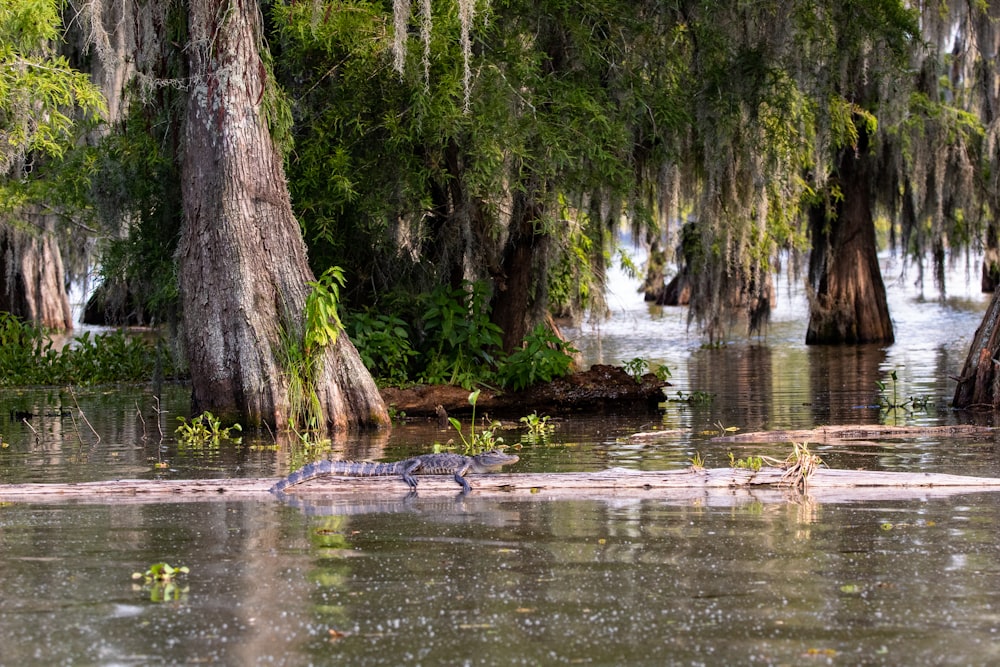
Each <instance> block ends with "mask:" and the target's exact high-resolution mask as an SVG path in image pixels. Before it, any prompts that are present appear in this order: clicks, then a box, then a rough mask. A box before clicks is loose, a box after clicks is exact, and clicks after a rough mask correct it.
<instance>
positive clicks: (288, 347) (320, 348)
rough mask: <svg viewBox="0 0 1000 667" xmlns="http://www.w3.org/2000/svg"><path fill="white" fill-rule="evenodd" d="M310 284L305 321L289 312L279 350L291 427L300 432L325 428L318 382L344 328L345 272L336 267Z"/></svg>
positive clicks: (303, 314)
mask: <svg viewBox="0 0 1000 667" xmlns="http://www.w3.org/2000/svg"><path fill="white" fill-rule="evenodd" d="M308 285H309V286H310V287H312V291H310V293H309V295H308V296H307V297H306V303H305V306H304V308H303V311H302V324H301V325H299V324H297V323H296V322H295V321H294V319H293V317H292V316H291V314H286V317H285V322H284V323H283V325H282V327H281V330H280V332H279V333H280V340H281V344H280V346H279V348H278V350H277V353H278V357H279V360H280V363H281V366H282V368H283V369H284V371H285V375H286V377H287V380H288V403H289V408H288V428H289V429H290V430H291V431H293V432H296V433H299V434H300V435H303V434H311V433H316V432H318V431H321V430H322V429H323V428H324V427H325V417H324V415H323V406H322V405H321V403H320V400H319V394H318V393H317V390H316V383H317V382H318V380H319V375H320V372H321V370H322V363H323V355H324V354H325V350H326V348H327V347H329V346H330V345H333V344H335V343H336V342H337V337H338V336H339V335H340V332H341V331H342V330H343V324H341V321H340V315H339V314H338V307H339V305H340V303H339V302H340V288H342V287H343V286H344V272H343V270H342V269H341V268H340V267H337V266H332V267H330V268H328V269H327V270H326V271H324V272H323V274H322V275H321V276H320V277H319V278H318V279H317V280H315V281H310V282H309V283H308Z"/></svg>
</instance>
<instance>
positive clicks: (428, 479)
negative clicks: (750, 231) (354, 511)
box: [0, 467, 1000, 503]
mask: <svg viewBox="0 0 1000 667" xmlns="http://www.w3.org/2000/svg"><path fill="white" fill-rule="evenodd" d="M787 472H788V471H787V470H785V469H784V468H778V467H764V468H762V469H761V470H760V471H756V472H755V471H753V470H749V469H743V468H713V469H695V468H686V469H682V470H666V471H638V470H628V469H624V468H611V469H608V470H602V471H599V472H579V473H497V474H488V475H469V477H468V479H469V482H470V483H471V484H472V487H473V491H472V494H471V496H472V497H475V496H486V497H497V496H500V497H504V498H512V497H516V498H525V499H526V498H536V499H576V498H586V497H621V498H639V499H654V500H655V499H669V498H675V497H677V496H678V492H681V493H680V495H681V496H684V497H688V496H691V495H692V492H694V495H703V494H705V493H721V494H729V493H732V492H734V491H739V490H744V491H745V490H753V491H756V490H773V491H780V492H784V493H786V494H792V495H793V496H801V495H802V494H803V493H806V494H808V496H809V497H810V498H811V499H814V500H822V498H823V496H824V495H825V494H827V493H828V492H830V491H833V492H834V494H833V496H832V497H835V498H837V500H838V501H844V500H850V499H852V498H853V499H855V500H857V499H877V498H881V499H890V498H898V497H901V496H900V494H898V493H896V492H897V491H900V490H904V489H906V490H910V491H911V492H913V493H909V494H904V496H903V497H917V496H923V495H924V494H926V493H927V492H928V491H930V490H932V489H934V490H942V489H943V490H947V492H949V493H962V492H972V491H1000V478H994V477H971V476H965V475H946V474H936V473H905V472H882V471H868V470H832V469H827V468H820V469H818V470H816V471H815V472H814V473H813V474H812V475H811V476H810V477H809V478H808V482H807V484H806V487H805V489H796V488H791V487H790V486H789V484H788V481H787V478H786V473H787ZM277 481H278V480H277V479H274V478H264V479H198V480H174V481H167V480H115V481H107V482H83V483H74V484H7V485H0V502H86V503H111V502H114V503H120V502H180V501H211V500H224V501H228V500H266V499H274V496H272V495H271V494H270V493H269V491H268V489H270V488H271V486H272V485H273V484H274V483H275V482H277ZM419 483H420V486H419V488H418V493H419V494H421V495H427V496H455V495H456V494H457V493H458V486H457V485H456V484H455V480H453V479H452V478H451V477H450V476H447V475H427V476H421V477H420V478H419ZM873 491H874V493H873ZM408 492H409V489H408V487H407V486H406V484H405V483H404V482H403V481H402V480H401V479H400V478H399V477H397V476H390V477H342V476H330V477H321V478H317V479H314V480H310V481H308V482H304V483H302V484H300V485H297V486H293V487H290V488H288V489H287V490H286V495H288V496H290V497H293V496H294V497H299V498H311V497H319V496H323V497H338V498H352V497H362V498H386V499H393V498H398V497H402V496H406V495H407V494H408ZM595 492H599V493H597V494H596V495H595Z"/></svg>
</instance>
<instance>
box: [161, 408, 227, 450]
mask: <svg viewBox="0 0 1000 667" xmlns="http://www.w3.org/2000/svg"><path fill="white" fill-rule="evenodd" d="M177 421H179V422H180V423H181V425H180V426H178V427H177V429H176V430H175V431H174V432H175V433H176V434H177V438H178V440H179V441H181V442H182V443H185V444H189V445H216V446H217V445H218V444H219V441H220V440H231V441H233V442H239V441H240V438H239V436H234V435H233V434H232V432H233V431H239V432H242V431H243V427H242V426H240V425H239V424H232V425H230V426H225V427H224V426H223V425H222V422H221V421H220V420H219V419H218V418H217V417H216V416H215V415H213V414H212V413H211V412H208V411H207V410H206V411H205V412H203V413H201V414H200V415H198V416H197V417H194V418H192V419H190V420H188V419H187V418H186V417H178V418H177Z"/></svg>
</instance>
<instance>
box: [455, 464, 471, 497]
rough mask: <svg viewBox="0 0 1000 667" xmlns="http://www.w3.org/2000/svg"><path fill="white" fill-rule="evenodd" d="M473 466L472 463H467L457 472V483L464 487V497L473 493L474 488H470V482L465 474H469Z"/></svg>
mask: <svg viewBox="0 0 1000 667" xmlns="http://www.w3.org/2000/svg"><path fill="white" fill-rule="evenodd" d="M471 466H472V464H471V463H466V464H465V465H464V466H462V467H461V468H459V469H458V470H456V471H455V481H456V482H458V483H459V484H461V485H462V495H465V494H466V493H468V492H469V491H472V487H471V486H469V482H468V480H466V479H465V473H467V472H469V468H470V467H471Z"/></svg>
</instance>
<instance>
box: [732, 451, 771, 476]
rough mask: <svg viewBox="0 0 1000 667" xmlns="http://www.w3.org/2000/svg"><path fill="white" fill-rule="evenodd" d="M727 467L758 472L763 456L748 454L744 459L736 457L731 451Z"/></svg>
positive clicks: (762, 465)
mask: <svg viewBox="0 0 1000 667" xmlns="http://www.w3.org/2000/svg"><path fill="white" fill-rule="evenodd" d="M729 467H730V468H742V469H746V470H753V471H754V472H760V469H761V468H763V467H764V458H763V457H761V456H748V457H747V458H745V459H737V458H736V456H735V455H734V454H733V453H732V452H729Z"/></svg>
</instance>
